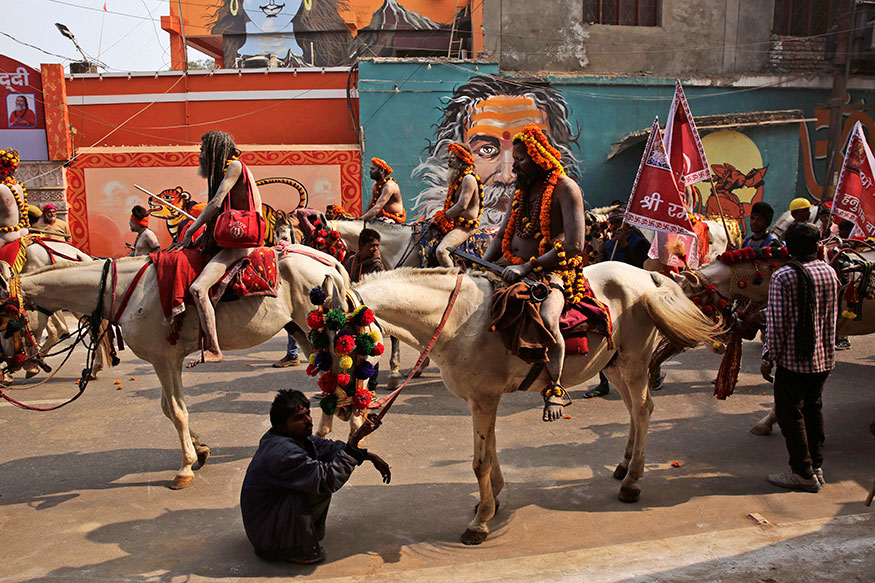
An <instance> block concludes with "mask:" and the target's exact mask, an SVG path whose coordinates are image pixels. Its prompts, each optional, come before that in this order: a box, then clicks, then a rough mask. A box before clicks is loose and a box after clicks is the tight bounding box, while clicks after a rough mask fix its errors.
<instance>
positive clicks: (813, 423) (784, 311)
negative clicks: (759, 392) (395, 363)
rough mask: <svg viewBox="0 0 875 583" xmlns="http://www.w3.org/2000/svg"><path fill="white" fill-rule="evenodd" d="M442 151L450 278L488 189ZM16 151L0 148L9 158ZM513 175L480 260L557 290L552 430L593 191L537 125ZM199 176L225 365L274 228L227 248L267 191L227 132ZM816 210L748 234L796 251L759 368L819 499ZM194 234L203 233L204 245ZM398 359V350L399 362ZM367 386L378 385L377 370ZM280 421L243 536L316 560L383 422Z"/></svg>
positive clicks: (832, 311) (771, 305)
mask: <svg viewBox="0 0 875 583" xmlns="http://www.w3.org/2000/svg"><path fill="white" fill-rule="evenodd" d="M447 152H448V155H449V164H448V177H447V178H448V184H449V188H448V191H447V193H446V197H445V200H444V204H443V207H442V208H441V209H440V210H438V211H437V212H435V213H434V215H433V216H431V217H426V218H427V219H428V220H427V221H426V223H425V228H427V229H430V230H432V231H433V233H434V234H435V237H436V241H437V244H436V246H435V247H434V249H433V253H434V261H435V263H436V264H437V265H439V266H446V267H451V266H453V264H454V260H453V257H452V256H451V254H450V249H451V248H454V247H458V246H460V245H462V244H463V243H464V242H465V241H466V240H467V239H468V238H469V237H471V236H472V235H473V234H474V233H475V231H477V230H478V228H479V226H480V225H479V219H480V216H481V214H482V212H483V184H482V182H481V180H480V178H479V176H478V175H477V172H476V168H475V163H474V158H473V156H472V153H471V150H470V149H469V148H468V147H467V146H466V145H464V144H461V143H451V144H449V146H448V148H447ZM5 153H6V152H2V151H0V158H2V156H3V155H4V154H5ZM0 162H2V160H0ZM13 170H14V168H13ZM513 171H514V173H515V176H516V192H515V194H514V197H513V200H512V202H511V204H510V207H509V208H508V210H507V212H506V213H505V216H504V218H503V220H502V222H501V223H500V226H499V227H498V230H497V232H496V233H495V234H494V236H493V237H492V239H491V243H489V245H488V248H486V249H485V253H484V255H483V259H484V260H486V261H488V262H492V263H495V264H498V265H499V266H500V267H501V270H502V271H501V273H500V276H501V279H502V280H503V281H504V282H505V283H506V284H507V285H509V286H512V285H517V284H520V282H521V281H522V280H524V279H526V280H529V279H535V280H537V281H540V282H543V283H544V284H545V285H546V287H547V290H548V294H547V296H546V299H543V301H540V302H537V304H536V310H535V314H534V316H533V317H534V318H536V319H539V322H540V325H541V326H542V327H543V329H545V330H546V331H547V332H548V334H547V335H546V336H545V337H546V338H548V339H549V340H548V341H545V343H544V346H543V347H542V349H543V350H542V352H541V354H542V356H541V357H540V360H539V361H538V362H539V363H540V364H542V365H543V366H544V367H545V369H546V371H547V374H548V376H549V382H548V383H547V384H546V386H544V387H542V388H541V389H540V390H541V394H542V396H543V402H544V407H543V414H542V418H543V420H544V421H547V422H552V421H556V420H559V419H562V418H563V417H564V416H565V408H566V407H568V406H569V405H571V398H570V396H569V394H568V392H567V391H566V390H565V388H564V387H563V386H562V380H561V379H562V370H563V365H564V360H565V355H566V346H565V341H564V340H563V333H562V330H561V328H560V319H561V317H562V315H563V312H564V310H565V309H566V308H567V306H569V305H580V304H582V303H585V302H586V301H587V299H589V290H588V287H587V283H586V280H585V278H583V277H582V276H581V275H580V268H581V267H582V266H583V265H585V264H586V263H587V262H588V261H589V258H588V257H587V252H586V251H587V240H588V236H587V222H586V213H585V207H584V200H583V193H582V191H581V189H580V187H579V186H578V185H577V183H576V182H575V181H574V180H573V179H572V178H570V177H569V176H568V175H567V174H566V173H565V170H564V168H563V166H562V154H561V153H560V151H559V150H558V149H557V148H556V147H555V146H554V144H553V143H552V142H551V140H550V138H549V136H548V135H547V134H546V133H545V132H544V131H543V130H542V129H541V128H540V127H538V126H537V125H535V124H530V125H528V126H526V127H525V128H524V129H523V130H522V131H521V132H519V133H518V134H516V135H515V136H514V140H513ZM199 172H200V174H201V176H202V177H204V178H205V179H206V180H207V185H208V201H207V204H206V206H205V208H204V209H203V211H202V212H201V213H200V214H199V216H198V217H197V218H196V219H195V220H194V222H193V224H192V225H190V226H189V227H188V229H187V230H186V231H185V233H184V234H183V236H182V238H181V239H180V241H179V242H177V243H176V244H174V245H173V246H172V247H171V250H181V249H191V248H194V247H196V248H198V249H200V250H201V251H202V252H204V253H207V254H208V255H209V257H210V259H209V261H208V262H207V263H206V266H205V267H204V269H203V270H202V271H201V273H200V275H199V276H198V277H197V279H196V280H195V281H194V283H193V284H192V285H191V287H190V288H189V289H190V291H191V294H192V297H193V298H194V302H195V305H196V307H197V310H198V315H199V317H200V323H201V327H202V331H203V344H204V351H203V357H202V360H203V361H207V362H216V361H221V360H222V358H223V355H222V351H221V348H220V346H219V342H218V338H217V337H216V328H215V312H214V307H213V304H212V302H211V301H210V298H209V294H208V292H209V289H210V288H211V287H212V286H213V285H214V284H215V283H216V282H217V281H218V280H219V278H220V277H221V276H222V275H223V274H224V273H225V270H226V269H227V268H228V267H229V266H230V265H231V264H233V263H234V262H236V261H237V260H239V259H240V258H242V257H246V256H247V255H248V254H249V252H250V251H251V249H252V248H254V247H257V246H259V245H261V244H262V243H263V237H264V231H263V225H262V226H261V227H260V228H261V232H257V231H258V229H259V227H258V225H257V224H256V226H255V227H253V228H254V229H255V230H256V232H255V233H254V237H253V238H252V239H251V240H249V242H248V243H245V244H240V245H233V244H229V243H228V242H227V240H226V239H223V238H222V236H221V234H220V230H221V229H220V225H218V224H217V223H218V222H219V221H220V215H221V214H222V213H223V211H224V210H227V209H233V210H236V211H240V212H246V211H252V210H253V209H260V208H261V198H260V194H259V192H258V187H257V186H256V184H255V180H254V178H253V176H252V173H251V171H250V170H249V169H248V168H246V166H245V165H244V164H243V163H242V162H241V161H240V151H239V150H238V148H237V146H236V145H235V144H234V142H233V139H232V138H231V136H230V135H228V134H226V133H224V132H209V133H207V134H205V135H204V136H203V137H202V145H201V153H200V164H199ZM391 174H392V168H391V166H390V165H389V164H388V163H387V162H386V161H384V160H381V159H379V158H373V159H371V162H370V176H371V178H372V179H373V180H374V187H373V192H372V196H371V199H370V202H369V204H368V205H367V206H366V207H365V209H364V212H363V214H362V215H361V218H362V219H365V220H371V219H373V220H380V221H386V222H390V223H396V224H400V223H404V222H405V221H406V219H407V214H406V211H405V209H404V205H403V198H402V196H401V190H400V187H399V185H398V183H397V181H395V180H394V179H393V178H392V176H391ZM11 176H12V173H11V171H10V172H7V173H6V175H5V176H4V177H3V178H4V181H3V183H2V184H0V243H2V244H3V247H2V248H0V259H3V260H6V261H7V262H8V263H10V264H11V263H12V262H13V261H14V256H17V254H18V253H19V247H18V242H19V239H20V238H21V236H22V235H23V234H25V233H26V230H25V229H26V225H24V224H22V216H23V215H24V213H26V212H27V206H26V200H25V197H24V190H23V189H22V188H21V186H20V185H18V184H17V183H16V182H15V181H14V178H11V179H10V177H11ZM810 207H811V204H810V203H809V202H808V201H807V200H806V199H804V198H797V199H795V200H793V201H792V202H791V204H790V211H791V212H792V217H793V223H792V224H791V225H789V226H788V227H786V229H785V230H783V232H782V233H780V234H778V233H774V232H772V231H771V230H770V226H771V223H772V221H773V218H774V211H773V209H772V207H771V206H770V205H768V204H767V203H765V202H758V203H756V204H754V205H753V208H752V210H751V216H750V234H749V235H748V236H747V237H746V238H745V239H744V242H743V245H744V246H745V247H754V248H762V247H766V246H779V245H786V247H787V249H788V251H789V255H790V259H789V261H788V262H787V263H786V264H785V265H784V266H783V267H780V268H779V269H778V270H777V271H775V273H774V275H773V276H772V278H771V282H770V284H769V299H768V303H767V305H766V306H765V308H764V320H765V327H764V332H763V353H762V366H761V372H762V375H763V377H764V378H766V379H767V380H769V382H773V383H774V400H775V416H776V419H777V423H778V424H779V426H780V428H781V431H782V433H783V435H784V438H785V441H786V446H787V451H788V454H789V466H790V467H789V469H788V470H787V471H784V472H779V473H775V474H771V475H769V476H768V480H769V482H771V483H772V484H775V485H777V486H779V487H782V488H788V489H793V490H803V491H809V492H817V491H819V490H820V489H821V487H822V486H823V484H824V476H823V442H824V427H823V415H822V413H821V408H822V393H823V388H824V384H825V382H826V380H827V378H828V376H829V373H830V371H831V370H832V368H833V367H834V366H835V350H836V348H837V346H836V338H835V329H836V318H837V305H838V304H837V288H838V284H837V279H836V275H835V273H834V271H833V270H832V268H831V267H830V266H829V265H827V264H826V263H825V262H824V261H823V260H822V259H820V258H818V257H819V256H818V244H819V241H820V239H821V232H820V230H819V229H818V228H816V227H815V226H814V225H813V224H811V223H810V222H809V220H810V219H811V210H810ZM56 213H57V211H56V209H55V207H54V206H53V205H51V204H47V205H45V206H44V207H43V208H42V216H41V217H40V218H39V219H38V220H37V221H36V222H35V223H34V224H33V230H34V231H35V232H38V233H40V234H43V235H44V236H46V237H51V238H55V239H57V240H67V241H68V240H69V238H70V232H69V227H68V226H67V224H66V223H65V222H64V221H62V220H61V219H59V218H57V216H56ZM607 223H608V228H609V229H610V231H611V237H610V239H609V240H608V241H607V243H606V245H605V249H604V258H605V259H606V260H614V261H622V262H625V263H629V264H631V265H634V266H636V267H639V268H640V267H642V266H643V264H644V261H645V259H646V258H647V255H648V250H649V248H650V243H649V242H648V241H647V239H646V238H645V237H644V236H643V235H642V234H641V233H640V232H639V231H638V230H637V229H635V228H633V227H631V226H629V225H627V224H626V223H625V221H624V215H623V208H622V207H620V206H618V207H617V208H615V209H614V210H612V211H611V213H610V214H609V215H608V217H607ZM148 225H149V211H148V210H147V209H145V208H144V207H142V206H135V207H133V209H132V210H131V217H130V229H131V231H132V232H133V233H135V234H136V239H135V241H134V243H133V244H132V245H129V247H130V249H131V253H130V255H132V256H140V255H148V254H151V253H153V252H155V251H158V250H159V249H160V244H159V242H158V238H157V237H156V235H155V233H154V232H152V231H151V230H150V229H149V226H148ZM851 226H852V225H851ZM247 228H248V227H247ZM838 230H839V233H840V234H843V233H847V235H848V236H849V235H850V233H848V232H847V231H848V225H846V224H844V223H842V224H839V225H838ZM197 233H202V234H201V236H200V237H199V238H198V237H196V234H197ZM358 246H359V249H358V252H357V253H355V254H352V255H350V256H349V257H347V258H346V260H345V262H344V266H345V267H346V269H347V271H348V272H349V274H350V277H351V279H352V281H354V282H355V281H358V280H359V279H360V278H361V277H362V276H363V275H366V274H368V273H373V272H376V271H382V270H384V269H386V268H387V267H390V266H386V265H385V264H384V263H383V261H382V259H381V256H380V234H379V233H378V232H377V231H376V230H372V229H369V228H365V229H364V230H363V231H362V232H361V233H360V236H359V240H358ZM526 285H527V284H526ZM297 351H298V347H297V344H296V343H295V342H294V339H293V338H292V336H291V334H290V335H289V349H288V353H287V355H286V357H284V359H283V360H281V361H280V362H279V363H277V365H276V366H283V367H284V366H294V365H296V364H298V363H299V358H298V354H297ZM396 356H397V353H396V351H395V350H393V358H396ZM773 370H774V378H773V377H772V371H773ZM657 376H658V378H656V379H652V380H651V384H652V389H654V390H657V389H658V388H660V387H661V385H662V378H663V377H661V375H657ZM372 379H373V380H376V375H374V376H373V377H372ZM609 390H610V388H609V385H608V382H607V379H606V378H605V377H604V376H603V375H602V377H601V382H600V384H599V386H598V388H596V389H594V390H592V391H589V392H588V393H587V394H586V395H585V396H587V397H593V396H602V395H605V394H607V393H608V392H609ZM270 421H271V429H270V430H269V431H268V432H267V433H266V434H265V435H264V437H263V438H262V439H261V442H260V444H259V446H258V450H257V452H256V453H255V455H254V457H253V459H252V461H251V462H250V464H249V468H248V470H247V473H246V477H245V479H244V482H243V488H242V492H241V497H240V504H241V509H242V512H243V523H244V526H245V530H246V534H247V536H248V537H249V540H250V541H251V542H252V544H253V546H254V548H255V552H256V553H257V554H258V555H259V556H260V557H263V558H265V559H269V560H286V561H292V562H297V563H308V564H309V563H315V562H319V561H321V560H323V559H324V557H325V551H324V549H322V547H321V546H320V542H319V541H320V540H321V539H322V537H323V536H324V532H325V518H326V515H327V511H328V505H329V503H330V499H331V494H332V493H333V492H335V491H337V490H338V489H339V488H340V487H342V486H343V484H344V483H345V482H346V481H347V480H348V478H349V477H350V474H351V473H352V471H353V469H354V468H355V467H356V466H358V465H360V464H361V463H362V462H364V461H366V460H368V461H371V462H372V463H373V465H374V466H375V467H376V469H377V470H378V471H379V472H380V474H381V476H382V477H383V480H384V481H385V482H386V483H388V482H389V480H390V477H391V473H390V470H389V465H388V464H387V463H386V462H385V461H384V460H382V459H381V458H380V457H379V456H377V455H375V454H373V453H371V452H368V451H367V450H365V449H363V448H361V447H360V441H361V439H362V438H364V437H365V436H367V435H368V434H370V433H371V432H373V431H374V430H376V429H377V428H378V427H379V421H377V420H375V419H373V418H371V417H366V420H365V422H364V424H363V425H362V427H361V429H359V430H358V431H356V432H355V433H354V434H353V435H352V436H351V437H350V439H349V440H348V441H346V442H345V443H344V442H339V441H331V440H325V439H321V438H318V437H314V436H313V435H312V429H313V422H312V418H311V416H310V405H309V399H308V398H307V397H306V396H305V395H304V394H303V393H301V392H300V391H292V390H282V391H280V392H279V393H278V394H277V395H276V398H275V399H274V401H273V404H272V406H271V410H270Z"/></svg>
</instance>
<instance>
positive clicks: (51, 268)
mask: <svg viewBox="0 0 875 583" xmlns="http://www.w3.org/2000/svg"><path fill="white" fill-rule="evenodd" d="M106 259H107V258H98V259H95V260H94V261H91V262H88V263H86V262H83V261H62V262H58V263H55V264H54V265H46V266H45V267H40V268H39V269H37V270H35V271H31V272H29V273H23V274H22V275H25V276H31V275H40V274H43V273H48V272H50V271H55V270H58V269H69V268H71V267H81V266H83V265H92V264H100V265H102V264H103V262H104V261H105V260H106ZM144 259H148V257H146V256H139V257H120V258H118V259H116V262H117V263H133V262H135V261H137V262H140V261H143V260H144Z"/></svg>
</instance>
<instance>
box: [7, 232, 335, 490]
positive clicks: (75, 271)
mask: <svg viewBox="0 0 875 583" xmlns="http://www.w3.org/2000/svg"><path fill="white" fill-rule="evenodd" d="M299 250H300V251H303V254H302V253H299V252H297V251H299ZM147 260H148V258H146V257H131V258H125V259H120V260H118V261H117V263H116V268H117V273H118V281H117V285H116V287H115V289H114V290H113V289H112V285H111V283H107V284H106V285H105V286H104V288H103V289H102V290H101V289H100V283H99V282H100V280H101V273H102V271H103V269H104V265H105V262H104V261H93V262H90V263H63V264H60V263H59V264H57V265H54V266H50V267H46V268H43V269H41V270H38V271H36V272H33V273H28V274H25V275H21V276H18V279H19V282H20V285H21V293H22V295H23V296H24V298H25V299H27V300H30V301H31V302H33V303H34V304H35V305H37V306H39V307H40V308H42V309H45V310H49V311H55V310H62V309H66V310H71V311H75V312H82V313H92V312H93V311H94V310H95V309H96V307H97V305H98V300H99V298H100V296H101V295H102V296H103V305H104V312H103V314H102V316H103V318H105V319H109V320H116V321H117V322H118V324H119V325H120V326H121V329H122V332H123V333H124V338H125V342H126V343H127V345H128V346H129V347H130V348H131V350H132V351H133V352H134V354H136V355H137V356H138V357H140V358H142V359H143V360H145V361H147V362H149V363H151V364H152V366H153V367H154V369H155V373H156V374H157V375H158V379H159V381H160V382H161V409H162V410H163V411H164V414H165V415H166V416H167V417H168V418H169V419H170V420H171V421H172V422H173V424H174V426H175V427H176V431H177V433H178V434H179V440H180V443H181V446H182V465H181V467H180V469H179V471H178V472H177V474H176V476H175V477H174V479H173V482H172V483H171V485H170V487H171V488H173V489H180V488H184V487H186V486H188V485H189V484H190V483H191V481H192V479H193V477H194V473H193V471H192V466H193V464H194V462H195V461H199V462H200V464H201V465H203V464H204V463H205V462H206V460H207V458H208V457H209V455H210V449H209V448H208V447H207V446H206V445H204V444H202V443H200V442H199V441H198V438H197V436H196V434H194V432H193V431H192V430H191V428H190V424H189V418H188V409H187V408H186V406H185V400H184V396H183V386H182V365H183V360H184V358H185V356H186V355H188V354H191V353H192V352H194V351H196V350H198V340H199V337H200V324H199V321H198V318H197V317H196V312H195V311H194V310H193V309H190V310H187V311H186V313H185V318H184V320H183V322H182V326H181V329H180V331H179V339H178V340H177V342H176V344H170V343H169V342H168V341H167V335H168V332H169V330H168V327H167V325H166V324H164V317H163V312H162V308H161V299H160V295H159V293H158V280H157V277H156V275H155V269H154V267H152V266H149V267H146V268H145V272H144V274H143V275H142V277H141V278H140V279H139V281H137V282H136V283H135V284H134V280H135V277H136V275H137V273H138V272H139V271H140V269H141V268H143V266H144V264H145V263H146V261H147ZM107 261H110V260H107ZM0 266H5V264H2V263H0ZM5 267H6V269H5V270H4V272H3V273H2V277H0V285H2V287H3V288H4V289H5V292H6V293H7V294H8V289H9V286H8V282H9V278H10V275H9V271H8V266H5ZM279 275H280V288H279V293H278V295H277V297H275V298H272V297H267V296H258V297H248V298H243V299H241V300H238V301H235V302H228V303H220V304H219V305H218V306H217V308H216V324H217V329H218V333H219V342H220V344H221V346H222V348H223V349H227V350H239V349H243V348H250V347H252V346H257V345H258V344H261V343H262V342H265V341H267V340H269V339H270V338H272V337H273V336H274V335H275V334H276V333H277V332H278V331H279V330H281V329H282V328H283V326H284V325H285V324H286V323H287V322H289V320H290V319H292V320H296V321H298V322H301V323H303V322H304V321H305V320H306V315H307V313H308V312H309V311H310V309H311V308H312V306H311V305H310V301H309V291H310V290H311V289H312V288H313V287H314V286H320V285H322V284H323V282H324V281H325V279H326V277H327V278H329V280H330V281H331V282H332V284H333V285H334V286H336V287H337V288H338V289H348V287H349V278H348V276H347V275H346V271H345V270H344V269H343V267H342V266H341V265H340V264H339V263H338V262H337V260H336V259H334V258H333V257H331V256H329V255H326V254H324V253H320V252H319V251H316V250H315V249H312V248H310V247H304V246H302V245H294V246H292V248H291V249H290V252H289V253H287V254H286V255H284V256H283V258H282V259H281V260H280V262H279ZM109 280H110V282H111V278H109ZM132 285H134V287H133V289H132V290H131V293H130V299H129V302H128V304H127V307H126V309H125V310H124V312H123V313H121V314H118V313H117V311H118V308H119V305H118V304H119V302H120V301H121V298H122V297H124V296H125V294H126V291H127V290H128V288H129V287H130V286H132ZM113 293H115V295H116V297H117V300H116V305H115V310H116V312H115V313H113V314H110V306H111V301H112V294H113Z"/></svg>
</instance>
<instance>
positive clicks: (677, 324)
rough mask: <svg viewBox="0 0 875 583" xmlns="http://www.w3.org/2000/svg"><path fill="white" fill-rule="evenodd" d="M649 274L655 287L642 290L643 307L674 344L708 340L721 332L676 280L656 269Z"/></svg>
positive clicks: (720, 327) (696, 342)
mask: <svg viewBox="0 0 875 583" xmlns="http://www.w3.org/2000/svg"><path fill="white" fill-rule="evenodd" d="M650 276H651V277H652V278H653V283H654V284H655V285H656V289H654V290H652V291H649V292H647V293H645V294H644V297H643V298H642V303H643V305H644V311H645V312H646V313H647V316H648V317H649V318H650V319H651V321H653V325H654V326H656V329H657V330H659V332H660V333H661V334H662V335H663V336H665V338H666V339H667V340H668V342H669V343H670V344H671V345H672V346H673V347H674V348H677V349H682V348H692V347H694V346H697V345H698V344H700V343H707V344H711V343H712V342H714V340H715V337H716V336H718V335H719V334H721V333H722V332H723V328H722V326H720V325H719V324H716V323H714V322H713V321H712V320H711V319H710V318H708V317H707V316H706V315H705V314H703V313H702V311H701V310H700V309H699V307H698V306H696V304H694V303H693V302H691V301H690V300H689V298H687V296H686V295H684V292H683V290H682V289H681V287H680V286H679V285H678V284H676V283H675V282H674V281H672V280H671V279H669V278H667V277H665V276H664V275H662V274H659V273H651V274H650Z"/></svg>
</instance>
